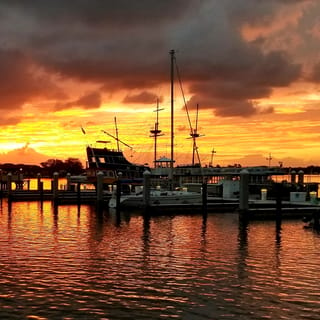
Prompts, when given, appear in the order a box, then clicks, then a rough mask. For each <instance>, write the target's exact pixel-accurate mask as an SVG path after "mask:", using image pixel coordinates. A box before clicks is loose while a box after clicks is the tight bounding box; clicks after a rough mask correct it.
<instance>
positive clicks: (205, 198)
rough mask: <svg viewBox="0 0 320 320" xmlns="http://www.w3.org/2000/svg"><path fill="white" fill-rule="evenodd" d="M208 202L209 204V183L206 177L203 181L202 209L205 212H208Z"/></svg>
mask: <svg viewBox="0 0 320 320" xmlns="http://www.w3.org/2000/svg"><path fill="white" fill-rule="evenodd" d="M207 204H208V184H207V179H205V180H204V181H203V183H202V210H203V213H206V212H207Z"/></svg>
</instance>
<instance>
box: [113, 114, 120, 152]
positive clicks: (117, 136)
mask: <svg viewBox="0 0 320 320" xmlns="http://www.w3.org/2000/svg"><path fill="white" fill-rule="evenodd" d="M114 125H115V128H116V140H117V150H118V152H119V151H120V147H119V135H118V126H117V117H114Z"/></svg>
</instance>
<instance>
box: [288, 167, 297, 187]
mask: <svg viewBox="0 0 320 320" xmlns="http://www.w3.org/2000/svg"><path fill="white" fill-rule="evenodd" d="M290 175H291V183H292V184H295V183H296V175H297V173H296V171H295V170H292V171H290Z"/></svg>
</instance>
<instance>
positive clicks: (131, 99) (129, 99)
mask: <svg viewBox="0 0 320 320" xmlns="http://www.w3.org/2000/svg"><path fill="white" fill-rule="evenodd" d="M157 99H158V96H157V95H155V94H154V93H152V92H147V91H142V92H141V93H138V94H131V95H129V94H128V95H127V96H126V97H125V98H124V99H123V101H122V102H123V103H142V104H152V103H156V101H157ZM159 100H160V101H162V98H160V99H159Z"/></svg>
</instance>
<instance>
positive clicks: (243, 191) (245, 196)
mask: <svg viewBox="0 0 320 320" xmlns="http://www.w3.org/2000/svg"><path fill="white" fill-rule="evenodd" d="M239 211H240V215H241V216H242V217H246V216H247V215H248V211H249V171H248V170H246V169H243V170H241V171H240V199H239Z"/></svg>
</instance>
